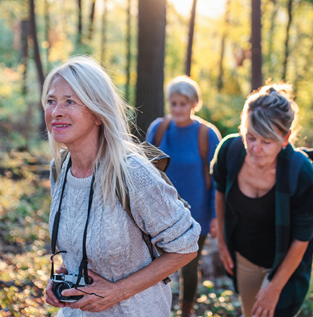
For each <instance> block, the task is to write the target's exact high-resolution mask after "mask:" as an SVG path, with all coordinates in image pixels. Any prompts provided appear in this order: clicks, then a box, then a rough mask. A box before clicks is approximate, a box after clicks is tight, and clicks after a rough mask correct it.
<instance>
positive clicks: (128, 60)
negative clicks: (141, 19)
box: [125, 0, 131, 101]
mask: <svg viewBox="0 0 313 317" xmlns="http://www.w3.org/2000/svg"><path fill="white" fill-rule="evenodd" d="M126 32H127V33H126V85H125V94H126V98H127V100H128V101H129V86H130V63H131V42H130V41H131V38H130V35H131V0H127V31H126Z"/></svg>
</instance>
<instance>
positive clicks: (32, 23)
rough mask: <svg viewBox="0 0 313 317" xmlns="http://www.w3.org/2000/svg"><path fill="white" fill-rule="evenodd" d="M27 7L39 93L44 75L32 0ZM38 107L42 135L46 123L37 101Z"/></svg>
mask: <svg viewBox="0 0 313 317" xmlns="http://www.w3.org/2000/svg"><path fill="white" fill-rule="evenodd" d="M29 8H30V32H31V35H32V38H33V43H34V58H35V63H36V67H37V74H38V80H39V84H40V94H41V92H42V87H43V83H44V80H45V77H44V74H43V70H42V64H41V58H40V52H39V45H38V38H37V27H36V16H35V3H34V0H29ZM38 108H39V111H40V114H41V116H40V127H39V131H40V133H41V134H42V136H43V132H44V131H45V130H46V124H45V116H44V111H43V109H42V106H41V103H39V105H38Z"/></svg>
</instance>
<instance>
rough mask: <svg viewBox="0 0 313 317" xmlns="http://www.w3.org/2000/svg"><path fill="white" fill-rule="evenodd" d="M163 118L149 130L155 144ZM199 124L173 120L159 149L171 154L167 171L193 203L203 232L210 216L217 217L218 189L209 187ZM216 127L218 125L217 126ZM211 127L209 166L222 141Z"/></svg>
mask: <svg viewBox="0 0 313 317" xmlns="http://www.w3.org/2000/svg"><path fill="white" fill-rule="evenodd" d="M161 121H162V118H158V119H156V120H154V121H153V122H152V123H151V125H150V127H149V129H148V132H147V137H146V139H147V141H148V142H150V143H152V144H153V138H154V135H155V132H156V130H157V128H158V126H159V124H160V123H161ZM199 126H200V123H199V122H198V121H196V120H195V121H193V123H191V124H190V125H188V126H186V127H178V126H177V125H176V124H175V122H174V121H173V120H172V121H171V123H170V125H169V127H168V129H167V130H166V131H165V133H164V135H163V138H162V141H161V143H160V149H161V150H162V151H164V152H165V153H166V154H168V155H169V156H170V157H171V163H170V165H169V167H168V169H167V171H166V174H167V176H168V177H169V179H170V180H171V181H172V183H173V185H174V186H175V187H176V189H177V191H178V192H179V194H180V196H181V197H182V198H183V199H185V200H187V202H188V203H189V204H190V205H191V210H190V211H191V214H192V217H193V218H194V219H195V220H196V221H197V222H198V223H199V224H200V225H201V228H202V231H201V235H206V234H208V233H209V231H210V222H211V218H215V217H216V216H215V189H214V184H213V181H212V182H211V185H212V186H211V189H210V190H207V189H206V182H205V177H204V167H203V162H202V159H201V156H200V150H199V141H198V129H199ZM214 129H215V127H214ZM214 129H211V128H210V129H209V138H208V139H209V151H208V158H207V160H208V166H210V162H211V159H212V158H213V154H214V151H215V148H216V146H217V145H218V143H219V136H218V135H217V133H218V131H214Z"/></svg>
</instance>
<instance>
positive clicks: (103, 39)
mask: <svg viewBox="0 0 313 317" xmlns="http://www.w3.org/2000/svg"><path fill="white" fill-rule="evenodd" d="M101 21H102V26H101V50H100V58H101V62H102V64H104V53H105V44H106V23H107V0H103V12H102V19H101Z"/></svg>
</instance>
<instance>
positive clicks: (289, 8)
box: [281, 0, 292, 80]
mask: <svg viewBox="0 0 313 317" xmlns="http://www.w3.org/2000/svg"><path fill="white" fill-rule="evenodd" d="M291 22H292V0H289V1H288V23H287V27H286V41H285V59H284V62H283V73H282V76H281V78H282V80H286V73H287V62H288V57H289V30H290V26H291Z"/></svg>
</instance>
